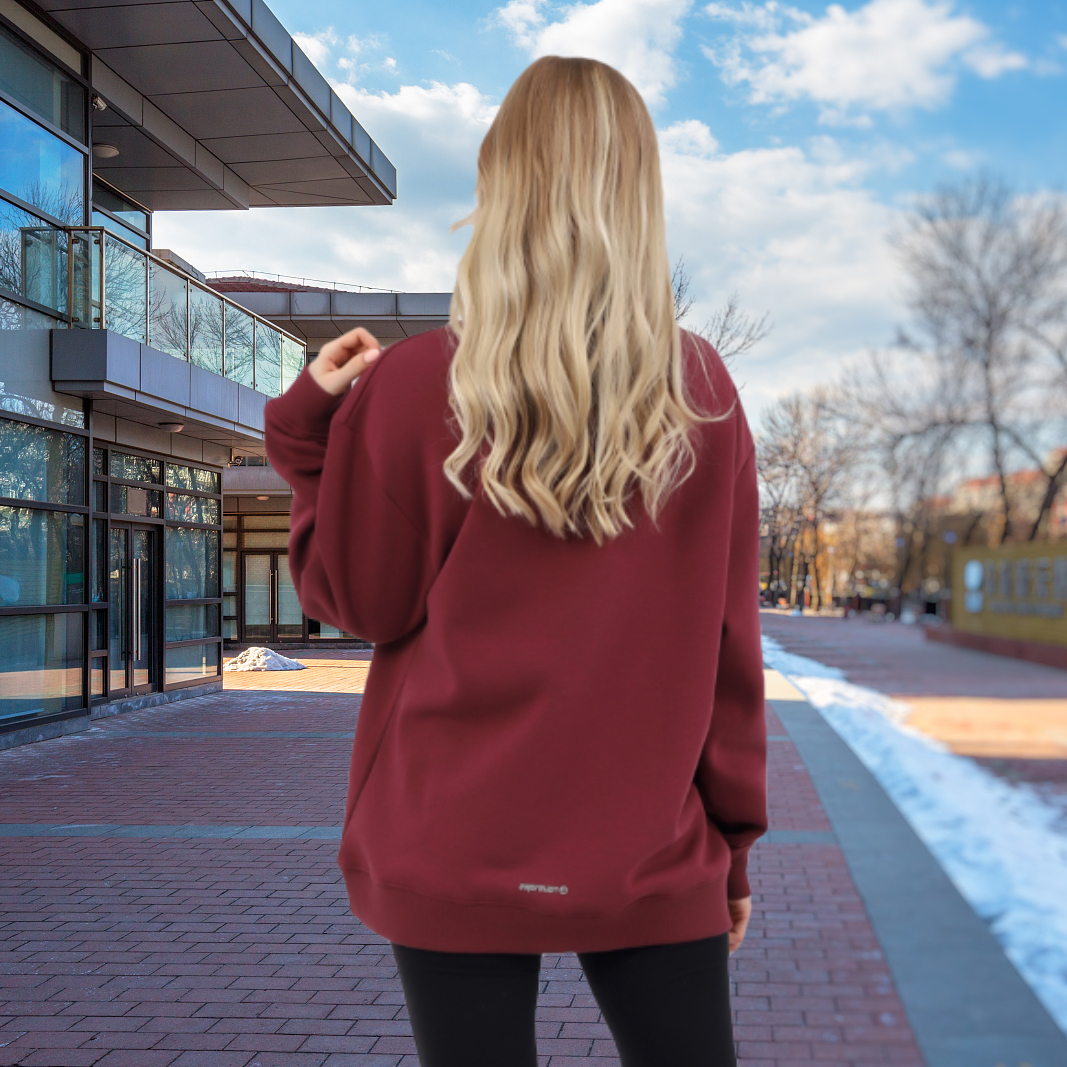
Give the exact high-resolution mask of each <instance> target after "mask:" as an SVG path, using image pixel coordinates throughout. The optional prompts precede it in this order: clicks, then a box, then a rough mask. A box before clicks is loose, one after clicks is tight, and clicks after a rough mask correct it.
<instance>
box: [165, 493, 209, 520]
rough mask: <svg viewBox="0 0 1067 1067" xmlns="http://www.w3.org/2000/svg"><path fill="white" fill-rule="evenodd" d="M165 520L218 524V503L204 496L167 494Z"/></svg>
mask: <svg viewBox="0 0 1067 1067" xmlns="http://www.w3.org/2000/svg"><path fill="white" fill-rule="evenodd" d="M167 518H168V519H170V520H171V521H172V522H210V523H218V521H219V502H218V501H217V500H213V499H211V498H210V497H205V496H187V495H186V494H185V493H168V494H167Z"/></svg>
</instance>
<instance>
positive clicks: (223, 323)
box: [24, 226, 307, 396]
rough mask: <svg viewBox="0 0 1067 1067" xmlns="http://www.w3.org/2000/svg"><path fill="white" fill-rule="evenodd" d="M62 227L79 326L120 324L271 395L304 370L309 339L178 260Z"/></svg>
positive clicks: (68, 309) (70, 300)
mask: <svg viewBox="0 0 1067 1067" xmlns="http://www.w3.org/2000/svg"><path fill="white" fill-rule="evenodd" d="M58 233H64V234H65V235H66V246H67V247H66V248H65V249H64V250H63V252H64V253H65V254H64V255H62V256H61V257H58V258H61V259H62V260H65V267H66V269H65V274H66V306H65V307H60V308H58V309H57V310H60V311H62V312H65V313H66V318H67V324H68V326H70V327H71V328H74V329H93V330H100V329H105V330H113V331H114V332H115V333H118V334H122V336H123V337H129V338H131V339H132V340H135V341H140V342H141V343H142V344H146V345H150V346H151V347H152V348H155V349H158V350H159V351H160V352H165V353H167V354H168V355H171V356H175V357H176V358H178V359H184V360H187V361H188V362H190V363H193V364H194V365H195V366H198V367H203V368H204V369H205V370H209V371H213V372H214V373H215V374H221V375H223V376H225V377H227V378H229V379H231V380H232V381H235V382H238V383H240V384H241V385H247V386H249V387H250V388H252V389H256V390H258V391H259V392H261V393H266V395H267V396H278V395H280V394H281V393H282V392H283V391H284V390H285V389H286V388H288V386H289V385H290V384H291V383H292V382H293V381H294V380H295V378H296V376H297V375H298V374H299V373H300V371H301V370H302V368H303V366H304V363H305V361H306V358H307V350H306V348H305V346H304V343H303V342H302V341H299V340H297V338H295V337H293V336H292V335H291V334H289V333H286V332H285V330H282V329H279V328H278V327H277V326H275V325H274V324H273V323H271V322H269V321H268V320H266V319H264V318H261V317H260V316H259V315H256V314H253V313H252V312H251V311H248V310H246V309H245V308H243V307H241V305H240V304H238V303H236V302H235V301H233V300H231V299H230V298H229V297H227V296H224V295H222V294H221V293H216V292H215V291H214V290H213V289H211V288H210V287H209V286H206V285H203V284H201V283H200V282H199V281H197V280H196V279H195V278H194V277H192V276H191V275H189V274H186V273H185V272H184V271H182V270H179V269H178V268H177V267H175V266H174V265H173V264H170V263H167V262H166V261H164V260H162V259H159V258H158V257H156V256H154V255H152V253H151V252H146V251H145V250H144V249H142V248H138V247H137V246H136V245H133V244H130V242H128V241H125V240H123V239H122V238H121V237H117V236H115V235H114V234H113V233H111V232H109V231H107V230H104V229H103V228H102V227H98V226H68V227H66V228H65V229H64V230H63V231H58ZM24 273H25V272H24ZM27 276H28V274H27ZM62 302H63V301H62V299H60V300H58V301H55V303H56V304H61V303H62Z"/></svg>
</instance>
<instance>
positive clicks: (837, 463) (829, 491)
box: [756, 390, 854, 607]
mask: <svg viewBox="0 0 1067 1067" xmlns="http://www.w3.org/2000/svg"><path fill="white" fill-rule="evenodd" d="M853 456H854V447H853V444H852V441H851V439H850V437H849V435H848V434H847V433H843V432H842V427H841V423H840V420H839V419H838V417H837V415H836V412H835V410H834V407H833V405H832V403H831V402H830V397H829V395H828V394H827V393H826V392H825V391H824V390H814V391H812V392H811V393H808V394H799V393H794V394H792V395H790V396H787V397H784V398H783V399H781V400H779V401H778V402H777V403H776V404H775V405H774V406H773V407H771V408H770V409H769V410H768V411H765V412H764V413H763V418H762V420H761V425H760V432H759V435H758V441H757V454H756V463H757V470H758V472H759V476H760V481H761V483H762V487H763V490H764V498H765V504H766V505H767V506H768V507H770V508H773V509H775V517H776V519H777V520H778V521H779V523H780V527H781V531H782V532H787V533H791V534H792V545H793V553H794V556H793V563H792V566H791V568H790V597H789V599H790V603H791V604H795V603H796V600H797V593H798V584H799V583H800V582H801V581H802V582H804V583H805V584H806V581H807V578H808V576H809V575H810V577H811V588H812V599H813V606H814V607H819V606H820V605H821V603H822V601H823V599H825V597H824V594H823V590H822V588H821V586H820V581H819V567H818V561H819V556H820V552H821V550H822V548H823V547H824V546H823V545H822V543H821V531H822V528H823V524H824V523H825V521H826V519H827V518H828V517H829V516H830V515H831V513H832V512H833V509H834V508H835V507H836V506H838V505H839V504H840V503H841V502H842V501H843V499H844V495H845V491H846V488H847V485H848V479H849V472H850V469H851V467H852V462H853ZM782 520H785V521H782ZM798 560H799V562H800V563H801V564H802V565H803V572H802V573H801V572H798V569H797V563H798Z"/></svg>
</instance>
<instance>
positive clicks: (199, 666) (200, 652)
mask: <svg viewBox="0 0 1067 1067" xmlns="http://www.w3.org/2000/svg"><path fill="white" fill-rule="evenodd" d="M218 673H219V646H218V643H217V642H212V643H211V644H210V645H185V646H183V647H181V648H168V649H167V682H166V684H167V685H170V684H171V683H173V682H199V681H203V679H204V678H208V677H211V676H212V675H215V674H218Z"/></svg>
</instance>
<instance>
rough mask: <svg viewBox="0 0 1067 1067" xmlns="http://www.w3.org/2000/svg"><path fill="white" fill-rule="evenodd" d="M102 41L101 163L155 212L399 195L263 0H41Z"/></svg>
mask: <svg viewBox="0 0 1067 1067" xmlns="http://www.w3.org/2000/svg"><path fill="white" fill-rule="evenodd" d="M38 2H39V3H40V5H41V7H43V8H44V9H45V10H46V11H47V12H49V14H51V15H52V17H53V18H54V19H56V20H57V21H58V22H59V23H60V24H61V25H63V26H64V27H66V28H67V29H68V30H69V31H70V32H71V33H72V34H73V35H74V36H75V37H77V38H78V39H79V40H80V41H82V42H83V43H84V44H85V45H86V46H87V47H88V48H90V49H91V50H92V53H93V61H92V83H93V88H94V90H95V92H96V93H98V94H99V95H100V96H101V97H102V99H103V100H104V101H105V102H106V103H107V104H108V107H107V110H105V111H95V112H94V113H93V125H94V134H93V140H94V143H101V142H105V143H108V144H111V145H114V147H116V148H118V149H119V155H118V156H116V157H115V158H113V159H95V160H94V169H95V170H96V171H98V172H99V173H100V174H101V175H102V176H103V177H105V178H107V179H108V180H110V181H112V182H113V183H114V184H115V185H116V186H117V187H118V188H119V189H121V190H122V191H123V192H126V193H128V194H129V195H131V196H133V197H135V198H136V199H138V200H140V201H142V202H143V203H144V204H145V205H146V206H147V207H149V208H152V209H153V210H175V209H177V210H181V209H199V208H234V207H269V206H274V205H316V204H317V205H328V204H388V203H390V202H391V201H392V200H393V199H394V198H395V196H396V170H395V168H394V167H393V165H392V164H391V163H390V162H389V160H388V159H387V158H386V156H385V154H384V153H383V152H382V150H381V149H380V148H379V147H378V146H377V145H376V144H375V143H374V141H372V140H371V138H370V136H369V135H368V134H367V132H366V131H365V130H364V129H363V127H362V126H360V124H359V123H358V122H357V121H356V120H355V119H354V118H353V117H352V115H351V113H350V112H349V111H348V109H347V108H346V107H345V105H344V104H343V103H342V102H341V100H340V98H339V97H338V96H337V94H336V93H335V92H334V91H333V90H332V89H331V88H330V86H329V84H328V83H327V81H326V79H325V78H324V77H323V76H322V75H321V74H320V73H319V72H318V71H317V70H316V69H315V67H314V65H313V64H312V63H311V61H310V60H309V59H308V57H307V56H306V55H305V54H304V53H303V52H302V51H301V49H300V48H299V46H298V45H296V44H295V43H294V42H293V39H292V37H290V35H289V34H288V33H287V32H286V30H285V28H284V27H283V26H282V24H281V23H280V22H279V21H278V19H277V18H276V17H275V15H274V14H273V13H272V12H271V11H270V9H269V8H268V7H267V6H266V4H264V3H263V2H262V0H233V2H232V3H231V2H228V0H195V2H194V0H168V2H165V3H164V2H152V0H133V2H126V0H108V2H107V3H106V5H102V4H100V3H99V2H94V0H38Z"/></svg>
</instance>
